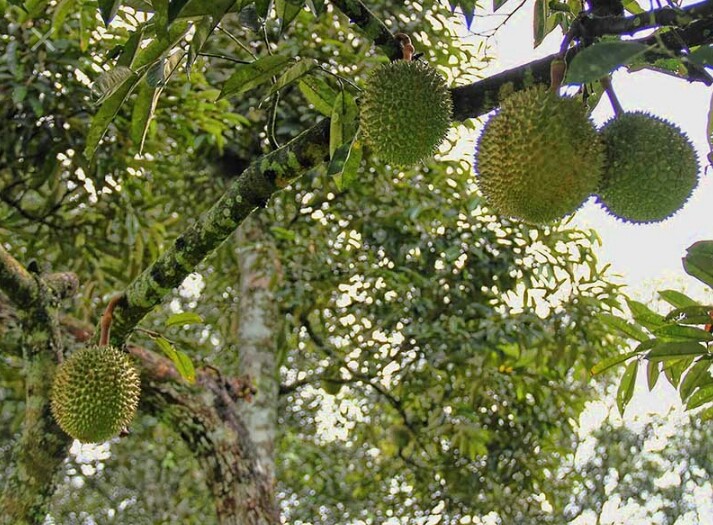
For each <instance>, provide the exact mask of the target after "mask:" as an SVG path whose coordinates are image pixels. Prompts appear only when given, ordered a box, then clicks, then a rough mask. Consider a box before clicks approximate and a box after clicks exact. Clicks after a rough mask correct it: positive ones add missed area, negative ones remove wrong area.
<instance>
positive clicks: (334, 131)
mask: <svg viewBox="0 0 713 525" xmlns="http://www.w3.org/2000/svg"><path fill="white" fill-rule="evenodd" d="M358 114H359V110H358V109H357V105H356V102H355V101H354V97H353V96H352V95H351V94H349V93H348V92H346V91H340V92H339V94H338V95H337V98H336V100H335V101H334V106H332V115H331V121H330V123H329V158H330V159H331V158H333V157H334V153H335V152H336V151H337V148H339V146H341V145H342V144H349V143H350V142H351V141H352V139H353V138H354V134H355V133H356V130H357V116H358ZM345 160H346V159H345Z"/></svg>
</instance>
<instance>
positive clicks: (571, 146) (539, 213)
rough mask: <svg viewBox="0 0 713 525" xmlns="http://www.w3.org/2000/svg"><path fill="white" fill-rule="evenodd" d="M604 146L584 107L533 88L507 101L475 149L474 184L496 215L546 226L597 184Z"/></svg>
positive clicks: (574, 206)
mask: <svg viewBox="0 0 713 525" xmlns="http://www.w3.org/2000/svg"><path fill="white" fill-rule="evenodd" d="M603 164H604V147H603V144H602V143H601V141H600V140H599V137H598V135H597V132H596V130H595V128H594V125H593V124H592V122H591V121H590V120H589V118H588V117H587V113H586V108H585V107H584V105H583V104H581V103H580V102H579V101H577V100H575V99H572V98H563V97H559V96H557V95H556V94H554V93H552V92H550V91H547V90H545V89H544V88H543V87H534V88H530V89H527V90H523V91H518V92H515V93H513V94H511V95H510V96H508V97H506V98H505V99H504V100H503V101H502V104H501V107H500V110H499V111H498V112H497V113H496V114H495V115H494V116H493V117H491V119H490V120H489V121H488V123H487V124H486V126H485V128H484V130H483V132H482V134H481V135H480V139H479V140H478V145H477V149H476V157H475V170H476V175H477V182H478V186H479V188H480V190H481V192H482V193H483V195H484V196H485V198H486V199H487V201H488V202H489V204H490V206H492V208H493V209H494V210H495V211H496V212H497V213H499V214H501V215H506V216H509V217H514V218H516V219H520V220H523V221H525V222H529V223H533V224H547V223H550V222H552V221H555V220H558V219H561V218H563V217H564V216H566V215H569V214H571V213H574V212H575V211H576V210H577V209H578V208H579V207H580V206H581V205H582V204H583V203H584V201H586V200H587V198H588V197H589V196H590V195H591V194H592V193H594V191H596V189H597V187H598V186H599V183H600V180H601V176H602V171H603Z"/></svg>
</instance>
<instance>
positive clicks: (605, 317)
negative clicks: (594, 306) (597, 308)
mask: <svg viewBox="0 0 713 525" xmlns="http://www.w3.org/2000/svg"><path fill="white" fill-rule="evenodd" d="M599 318H600V319H601V320H602V321H603V322H604V324H606V325H607V326H609V327H610V328H614V329H615V330H619V331H620V332H622V333H623V334H625V335H627V336H629V337H631V338H632V339H636V340H637V341H641V342H644V341H647V340H648V339H649V336H648V335H647V334H646V332H644V331H643V330H642V329H641V328H639V327H638V326H636V325H633V324H631V323H628V322H626V321H625V320H624V319H621V318H620V317H617V316H615V315H612V314H609V313H606V312H605V313H601V314H599Z"/></svg>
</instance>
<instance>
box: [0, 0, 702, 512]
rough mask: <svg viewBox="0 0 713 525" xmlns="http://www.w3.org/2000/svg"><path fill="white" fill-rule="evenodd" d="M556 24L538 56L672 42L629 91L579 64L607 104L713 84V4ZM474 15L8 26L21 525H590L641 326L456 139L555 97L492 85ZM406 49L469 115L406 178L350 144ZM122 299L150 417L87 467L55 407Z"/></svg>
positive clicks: (126, 13) (10, 404)
mask: <svg viewBox="0 0 713 525" xmlns="http://www.w3.org/2000/svg"><path fill="white" fill-rule="evenodd" d="M455 4H457V5H455ZM555 4H557V3H550V4H547V5H546V3H545V2H542V1H540V0H537V1H536V2H535V5H534V7H535V9H536V17H535V18H536V27H535V43H536V44H537V43H539V42H541V41H542V39H543V38H544V36H545V35H546V34H547V33H549V32H550V31H552V30H553V29H555V28H556V27H561V28H563V29H564V30H565V31H567V35H568V38H569V39H570V40H576V42H577V43H578V45H577V46H572V47H568V46H564V53H565V55H566V57H567V59H568V60H570V61H574V60H575V59H576V57H577V55H578V54H580V51H581V49H582V47H586V46H588V45H589V44H591V43H592V42H593V41H594V39H595V38H597V37H600V36H604V35H622V34H630V33H634V32H635V31H637V30H640V29H643V28H647V27H658V28H660V31H659V32H657V33H656V34H655V35H654V36H647V37H645V38H643V39H642V38H639V39H638V40H637V41H636V42H635V43H630V45H634V44H637V45H644V46H645V49H643V50H642V49H641V48H639V52H638V53H636V54H631V53H630V54H629V55H627V54H626V53H627V52H628V51H627V50H626V49H625V50H624V52H623V53H624V54H623V55H617V56H618V57H619V58H618V59H617V61H616V63H612V62H611V60H609V61H607V59H606V54H604V53H603V52H602V51H601V50H602V49H604V48H602V47H599V48H597V44H594V45H592V46H591V47H588V48H587V49H588V50H590V53H589V56H588V57H587V56H584V55H585V53H584V52H583V51H582V52H581V56H584V58H582V59H580V63H582V62H581V60H584V61H585V62H583V63H585V64H589V65H590V66H591V69H592V71H594V73H595V74H596V75H598V76H597V77H595V78H599V77H601V76H603V75H606V74H607V73H608V72H609V71H611V70H612V69H613V68H614V67H617V66H620V65H622V64H631V65H635V66H637V67H638V66H641V65H642V64H645V65H651V64H655V65H656V67H664V66H665V67H668V69H669V70H670V71H673V72H675V73H677V74H680V75H681V76H683V77H685V78H687V79H689V80H696V81H698V80H700V81H707V80H708V77H707V76H706V75H707V73H705V69H703V65H705V64H707V62H706V61H707V60H708V56H709V55H707V54H706V53H709V47H708V45H707V44H708V43H709V42H710V40H711V39H712V38H713V37H711V36H709V35H711V34H713V33H711V32H710V26H711V24H713V18H710V13H709V11H710V7H711V5H712V4H711V3H710V2H702V3H701V4H697V5H696V6H694V7H691V8H685V9H684V10H674V9H669V8H664V9H660V10H654V11H652V12H650V13H649V12H646V13H641V12H639V10H637V9H636V7H635V6H634V5H633V4H630V3H629V4H627V5H626V7H627V9H629V11H630V12H629V13H628V14H627V15H626V16H624V14H623V13H620V12H618V10H619V9H618V8H617V6H613V7H611V6H610V7H609V8H608V10H607V9H606V6H604V4H603V3H602V5H599V3H594V4H595V5H593V6H590V10H589V11H587V13H586V14H585V15H584V16H580V15H579V13H578V7H577V5H578V2H575V3H567V4H562V5H561V6H560V5H558V4H557V5H555ZM570 4H572V5H570ZM574 4H577V5H574ZM506 7H507V6H506ZM515 7H516V6H511V8H515ZM455 8H457V10H456V11H454V10H453V9H455ZM494 8H495V9H500V8H503V9H504V7H503V6H502V4H501V3H500V2H496V3H495V6H494ZM478 9H479V6H478V7H477V8H476V5H475V3H474V2H466V1H460V2H457V3H453V2H451V3H450V4H446V3H444V2H437V1H425V2H409V1H406V2H395V1H391V0H375V1H373V2H369V3H368V8H367V6H366V5H364V4H363V3H362V2H360V1H357V0H348V1H330V2H324V1H315V0H312V1H309V0H308V1H306V2H304V1H299V0H298V1H293V0H281V1H275V2H272V1H266V0H257V1H254V2H253V1H244V0H241V1H238V2H235V1H214V2H207V1H201V0H188V1H185V0H183V1H181V0H172V1H167V0H153V1H151V2H145V1H141V0H129V1H126V2H122V1H119V0H115V1H104V0H100V1H99V2H98V3H97V2H90V1H84V0H59V1H56V2H54V1H53V2H47V1H44V0H32V1H27V2H20V1H7V0H0V13H2V22H0V23H1V24H2V26H1V27H0V29H2V31H0V33H1V34H0V42H1V43H2V46H1V48H2V49H3V51H2V53H1V54H0V100H1V101H2V105H0V122H2V129H3V137H2V142H1V143H0V148H1V149H0V151H1V153H0V338H1V339H2V345H1V349H2V360H0V397H1V398H2V399H3V405H2V410H1V411H0V418H1V419H2V422H3V424H2V426H0V431H1V434H0V439H1V441H0V456H1V457H2V459H3V460H4V461H3V465H4V467H3V469H2V470H1V471H0V472H1V476H0V477H1V478H2V480H3V492H2V507H3V509H5V510H4V515H3V516H2V518H0V522H2V523H13V524H17V523H27V524H37V523H45V522H46V520H48V521H49V522H54V523H92V522H97V523H112V522H113V523H137V524H139V523H157V522H161V523H199V522H200V523H205V524H207V523H220V524H237V523H241V524H243V523H245V524H253V523H254V524H258V523H259V524H263V523H265V524H267V523H280V520H281V519H282V520H284V521H286V522H289V523H325V524H330V523H334V524H337V523H383V522H388V520H397V521H395V522H400V523H409V522H413V521H414V520H416V519H419V518H420V519H424V520H425V519H428V518H429V517H435V516H439V517H440V519H441V520H442V521H441V522H442V523H459V522H460V520H461V519H463V518H465V517H467V516H473V517H475V516H483V515H486V514H488V513H490V512H496V513H497V515H498V516H499V518H500V519H501V520H503V522H504V523H510V522H517V523H562V517H563V516H571V515H572V512H573V511H572V508H573V505H574V504H576V505H579V509H580V510H581V509H583V508H585V507H586V506H587V505H590V507H592V508H596V509H600V504H599V503H597V502H596V501H595V503H591V502H581V501H576V502H574V503H573V496H572V494H571V490H572V487H573V486H575V484H576V483H578V482H579V481H578V480H577V479H575V477H576V476H579V475H580V473H579V472H577V471H575V470H574V469H571V468H568V465H571V464H572V462H573V461H574V455H573V450H575V448H576V445H577V443H578V440H579V437H578V434H577V427H578V425H577V419H578V417H579V414H580V413H581V411H582V409H583V407H584V405H585V403H586V402H587V401H588V400H590V399H592V397H593V396H594V395H595V391H594V388H593V385H592V383H591V375H590V370H591V369H592V367H594V366H595V365H597V363H601V362H603V361H604V360H606V359H607V358H610V357H611V356H612V355H613V354H618V353H619V349H620V348H621V347H622V345H623V344H624V338H623V336H622V335H621V334H619V333H618V332H617V331H615V330H613V329H612V317H611V315H610V314H612V313H613V312H614V311H615V310H617V309H618V308H619V307H620V306H621V305H622V298H623V296H622V293H621V290H620V285H619V284H617V283H614V282H612V280H611V279H610V277H609V275H608V274H607V271H606V268H603V267H602V266H601V265H600V264H599V263H598V262H597V259H596V247H597V245H598V242H599V241H598V237H597V235H596V233H595V232H591V231H581V230H578V229H576V228H573V227H572V226H571V225H569V224H568V223H567V222H566V221H565V222H562V223H556V224H552V225H549V226H532V225H528V224H524V223H521V222H519V221H515V220H512V219H508V218H505V217H499V216H497V215H496V214H494V213H493V211H492V210H490V209H489V207H488V206H487V203H486V202H485V200H484V199H483V197H482V196H481V195H480V193H479V192H478V190H477V186H476V182H475V176H474V174H473V173H472V162H471V161H472V158H471V154H470V153H467V154H466V155H465V156H464V157H462V156H461V153H460V152H459V150H458V147H457V146H458V143H459V140H460V139H461V138H462V134H463V132H464V131H465V130H467V129H468V128H473V127H474V121H473V120H472V119H475V118H477V117H481V116H484V115H486V114H487V113H488V112H489V111H491V110H493V109H495V108H496V107H497V105H498V96H499V93H500V92H501V90H502V89H503V88H504V89H506V90H519V89H523V88H524V87H525V86H529V85H531V84H533V83H549V80H550V62H551V61H552V58H553V57H547V58H546V59H543V60H539V61H536V62H532V63H528V64H523V65H522V66H521V67H518V68H515V69H513V70H509V71H506V72H504V73H500V74H498V75H494V76H490V77H488V78H484V79H480V78H479V77H480V71H481V70H482V69H483V68H484V66H485V65H486V63H487V60H488V59H489V56H488V54H487V41H482V40H479V39H475V38H470V37H464V34H465V30H464V29H463V18H464V15H465V20H466V23H468V24H470V23H472V20H473V17H474V16H476V15H477V14H478V13H479V11H478ZM598 9H599V10H601V9H605V11H604V12H600V11H597V10H598ZM573 28H574V29H573ZM670 28H672V29H670ZM396 32H401V33H405V34H407V35H410V37H411V40H412V41H413V42H414V45H415V47H416V51H417V52H419V53H423V56H422V57H421V59H420V60H423V61H425V62H427V63H428V64H430V65H432V66H433V67H435V68H437V69H438V71H439V72H440V73H441V74H443V75H444V77H445V78H446V79H447V81H448V83H449V85H450V86H451V90H450V93H451V96H452V102H453V119H454V126H453V128H452V130H451V132H450V134H449V136H448V138H447V140H446V142H445V143H444V145H443V146H442V147H441V150H440V151H439V153H438V154H437V155H436V156H435V158H432V159H427V160H425V161H423V162H422V163H419V164H418V165H416V166H414V167H411V168H399V167H396V166H392V165H390V164H388V163H386V162H384V161H383V160H382V159H380V158H378V156H377V155H375V154H374V153H373V152H372V151H371V149H370V148H369V147H368V145H365V144H364V143H362V140H361V138H360V135H359V134H358V133H356V113H357V112H358V101H359V95H360V90H361V86H363V82H364V78H365V76H366V75H367V74H368V72H369V71H370V70H371V69H373V68H375V67H378V65H380V64H382V63H386V62H388V61H389V60H395V59H398V58H399V57H400V55H401V47H400V45H399V41H398V40H397V39H396V38H395V37H394V33H396ZM617 42H618V41H617ZM619 43H620V44H621V43H622V42H619ZM697 46H700V47H697ZM624 47H626V46H624ZM597 49H599V50H600V51H597ZM627 49H630V48H627ZM696 49H698V51H696ZM691 50H692V52H691V53H690V54H689V51H691ZM706 50H708V51H706ZM694 53H698V54H697V55H696V56H697V57H698V58H697V60H698V62H696V61H695V60H693V54H694ZM571 64H572V67H574V65H573V64H574V62H571ZM701 64H702V65H701ZM575 71H576V70H575ZM594 73H593V74H594ZM589 80H590V79H588V78H585V79H581V81H582V82H587V83H588V82H589ZM592 89H593V90H594V91H592ZM602 89H603V88H599V87H595V88H591V87H590V88H587V89H586V90H585V91H587V93H588V95H589V97H588V98H589V104H590V105H593V104H594V103H595V100H596V99H597V98H598V97H599V96H600V95H601V92H600V91H601V90H602ZM112 298H116V301H114V303H115V306H116V309H115V310H114V311H113V323H112V331H111V341H112V343H113V344H115V345H118V346H122V347H123V348H125V349H126V350H127V351H128V352H129V353H131V355H132V356H133V358H134V359H135V361H136V363H137V365H138V366H139V368H140V370H141V374H142V402H141V406H140V410H139V415H138V417H137V418H136V420H135V422H134V424H133V425H132V426H131V428H130V429H128V433H127V435H122V436H120V437H119V438H117V439H116V440H112V441H111V442H110V443H109V444H105V445H102V446H99V447H97V448H95V449H90V448H87V447H83V448H81V447H78V445H77V444H75V445H74V446H72V443H71V439H70V438H69V437H68V436H67V435H66V434H64V433H63V432H62V431H61V430H60V429H59V428H58V427H57V425H56V423H55V422H54V420H53V419H52V416H51V414H50V411H49V396H50V387H51V378H52V376H53V375H54V371H55V369H56V366H57V365H58V363H60V362H61V361H62V360H63V359H64V357H66V356H68V355H69V354H71V353H72V352H73V351H74V350H75V349H76V348H78V347H79V346H82V345H86V344H88V343H89V342H90V341H92V340H94V339H96V332H97V330H95V328H94V327H95V326H97V325H98V323H99V320H100V317H101V315H102V311H103V310H104V306H105V305H106V304H107V303H108V302H110V300H111V299H112ZM627 439H628V436H627ZM70 447H73V448H71V449H70ZM622 461H623V460H622ZM597 467H598V466H597ZM560 473H562V474H561V476H560ZM596 475H597V476H599V478H597V479H598V480H600V479H601V476H603V474H601V473H597V474H596ZM585 486H586V483H585ZM574 499H577V498H576V497H575V498H574ZM543 501H546V502H547V505H543V504H542V502H543ZM597 505H599V507H597Z"/></svg>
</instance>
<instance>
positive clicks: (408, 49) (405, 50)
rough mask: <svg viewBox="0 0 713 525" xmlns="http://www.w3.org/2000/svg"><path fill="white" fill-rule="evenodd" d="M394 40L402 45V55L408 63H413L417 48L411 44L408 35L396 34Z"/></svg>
mask: <svg viewBox="0 0 713 525" xmlns="http://www.w3.org/2000/svg"><path fill="white" fill-rule="evenodd" d="M394 38H395V39H396V40H398V42H399V44H400V45H401V55H402V57H403V59H404V60H405V61H406V62H411V60H413V53H414V51H416V48H414V47H413V44H411V38H410V37H409V36H408V35H407V34H406V33H396V34H395V35H394Z"/></svg>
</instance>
